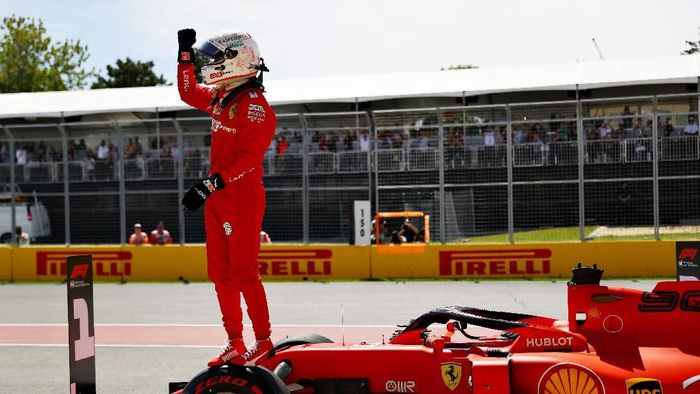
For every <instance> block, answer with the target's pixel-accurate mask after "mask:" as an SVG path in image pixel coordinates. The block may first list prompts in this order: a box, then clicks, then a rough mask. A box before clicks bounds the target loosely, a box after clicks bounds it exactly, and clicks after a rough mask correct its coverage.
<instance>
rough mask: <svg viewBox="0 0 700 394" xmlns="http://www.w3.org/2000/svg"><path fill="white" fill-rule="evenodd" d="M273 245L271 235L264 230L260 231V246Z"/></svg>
mask: <svg viewBox="0 0 700 394" xmlns="http://www.w3.org/2000/svg"><path fill="white" fill-rule="evenodd" d="M271 243H272V239H271V238H270V235H269V234H268V233H266V232H265V231H263V230H260V244H261V245H263V244H265V245H269V244H271Z"/></svg>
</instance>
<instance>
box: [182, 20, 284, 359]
mask: <svg viewBox="0 0 700 394" xmlns="http://www.w3.org/2000/svg"><path fill="white" fill-rule="evenodd" d="M177 36H178V45H179V51H178V63H179V64H178V70H177V71H178V73H177V83H178V90H179V92H180V98H181V99H182V100H183V101H184V102H186V103H187V104H189V105H191V106H193V107H195V108H198V109H200V110H202V111H205V112H207V113H208V114H209V115H211V117H212V126H211V155H210V157H211V167H210V170H209V176H208V177H207V178H205V179H202V180H201V181H199V182H197V183H196V184H195V185H194V186H192V188H191V189H190V190H189V191H188V192H187V193H186V194H185V196H184V198H183V199H182V204H183V205H184V208H185V209H187V210H190V211H195V210H197V209H198V208H199V207H200V206H202V205H204V203H205V202H206V206H205V209H204V223H205V227H206V251H207V270H208V276H209V279H210V280H211V281H212V282H213V283H214V287H215V289H216V294H217V298H218V300H219V306H220V309H221V314H222V316H223V317H222V321H223V325H224V329H225V330H226V333H227V334H228V344H227V346H226V347H225V348H224V349H223V351H222V352H221V354H219V355H218V356H217V357H214V358H213V359H212V360H211V361H209V363H208V365H209V366H210V367H212V366H218V365H222V364H224V363H232V364H239V365H242V364H246V365H251V364H254V363H255V362H256V360H257V359H259V358H260V357H262V356H264V355H265V354H266V353H267V352H268V351H269V350H270V349H272V342H271V341H270V316H269V312H268V306H267V296H266V294H265V289H264V288H263V285H262V281H261V279H260V275H259V273H258V251H259V250H260V231H261V230H262V220H263V215H264V213H265V189H264V187H263V184H262V174H263V169H262V166H261V163H262V161H263V156H264V154H265V151H266V150H267V149H268V146H269V145H270V143H271V141H272V138H273V136H274V132H275V126H276V123H277V118H276V115H275V113H274V112H273V110H272V108H270V105H269V104H268V103H267V100H266V99H265V97H264V96H263V92H264V88H263V86H262V72H263V71H267V68H266V67H265V65H264V62H263V59H261V58H260V53H259V51H258V46H257V44H256V42H255V41H254V40H253V38H252V37H251V36H250V34H248V33H240V32H230V33H221V34H220V35H218V36H215V37H213V38H210V39H208V40H206V41H205V42H204V43H203V44H201V45H199V46H198V47H197V51H198V52H199V53H200V54H202V55H204V56H206V57H208V58H209V59H210V62H209V63H208V64H206V65H204V66H203V67H202V69H201V73H202V78H203V80H204V83H203V84H197V83H196V80H195V68H194V63H193V62H194V50H193V45H194V43H195V42H196V33H195V31H194V30H193V29H183V30H180V31H178V34H177ZM258 73H259V75H258ZM241 294H242V295H243V298H244V299H245V302H246V305H247V306H248V316H249V317H250V320H251V322H252V324H253V331H254V333H255V339H256V342H255V344H254V345H253V346H252V347H250V348H249V349H246V346H245V344H244V342H243V322H242V321H243V312H242V309H241Z"/></svg>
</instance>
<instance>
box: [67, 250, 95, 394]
mask: <svg viewBox="0 0 700 394" xmlns="http://www.w3.org/2000/svg"><path fill="white" fill-rule="evenodd" d="M66 264H67V267H66V268H67V269H66V275H67V277H66V284H67V289H68V349H69V351H68V353H69V357H70V359H69V361H68V363H69V366H70V393H71V394H94V393H95V326H94V323H95V315H94V312H93V307H92V256H90V255H81V256H69V257H68V258H67V261H66Z"/></svg>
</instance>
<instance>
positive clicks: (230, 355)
mask: <svg viewBox="0 0 700 394" xmlns="http://www.w3.org/2000/svg"><path fill="white" fill-rule="evenodd" d="M246 353H247V351H246V348H245V343H244V342H243V338H236V339H233V340H232V339H229V341H228V345H226V347H225V348H224V350H222V351H221V353H220V354H219V355H218V356H216V357H214V358H212V359H211V360H209V362H208V363H207V366H209V367H218V366H220V365H224V364H226V363H228V362H233V363H236V361H238V360H240V359H242V357H243V355H244V354H246ZM234 359H235V361H234Z"/></svg>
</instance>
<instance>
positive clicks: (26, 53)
mask: <svg viewBox="0 0 700 394" xmlns="http://www.w3.org/2000/svg"><path fill="white" fill-rule="evenodd" d="M0 31H3V33H4V34H3V36H2V41H0V93H16V92H44V91H50V90H67V89H78V88H82V87H84V86H85V83H86V80H87V79H88V78H90V77H91V76H92V75H93V71H92V70H90V71H88V70H85V68H84V64H85V62H86V61H87V59H88V57H89V55H88V52H87V46H82V45H80V40H77V41H73V40H66V41H63V42H56V43H53V42H52V41H51V38H50V37H48V36H47V35H46V28H45V27H44V24H43V22H42V21H41V20H40V19H39V20H38V21H37V20H34V18H31V19H30V18H26V17H20V16H15V15H12V16H10V17H5V18H3V20H2V26H0Z"/></svg>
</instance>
